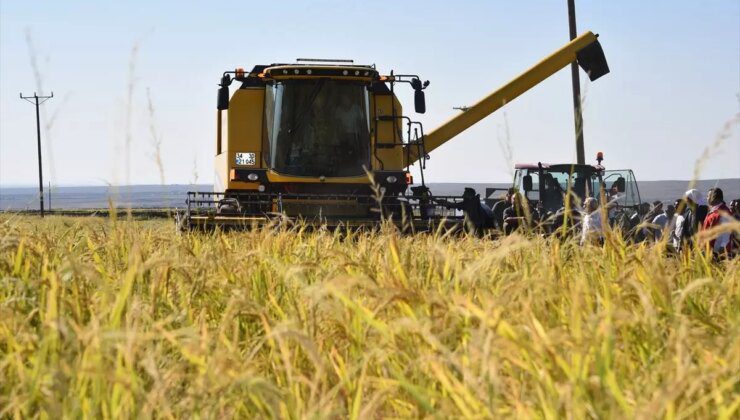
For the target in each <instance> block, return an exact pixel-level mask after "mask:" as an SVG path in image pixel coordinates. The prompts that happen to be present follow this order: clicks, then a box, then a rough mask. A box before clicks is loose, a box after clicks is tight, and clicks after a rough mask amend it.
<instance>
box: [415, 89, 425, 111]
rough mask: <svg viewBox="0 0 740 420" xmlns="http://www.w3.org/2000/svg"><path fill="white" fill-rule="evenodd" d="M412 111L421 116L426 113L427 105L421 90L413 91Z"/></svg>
mask: <svg viewBox="0 0 740 420" xmlns="http://www.w3.org/2000/svg"><path fill="white" fill-rule="evenodd" d="M414 110H416V112H417V113H418V114H423V113H425V112H427V103H426V99H425V98H424V91H423V90H415V91H414Z"/></svg>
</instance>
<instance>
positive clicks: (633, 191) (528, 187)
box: [514, 163, 640, 213]
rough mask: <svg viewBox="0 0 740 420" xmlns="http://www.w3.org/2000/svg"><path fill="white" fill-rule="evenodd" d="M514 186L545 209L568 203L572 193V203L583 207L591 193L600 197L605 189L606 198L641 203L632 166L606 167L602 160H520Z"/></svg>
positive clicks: (631, 205)
mask: <svg viewBox="0 0 740 420" xmlns="http://www.w3.org/2000/svg"><path fill="white" fill-rule="evenodd" d="M514 188H516V189H517V190H518V191H520V192H522V193H523V194H524V196H525V197H526V198H527V199H528V200H529V202H530V203H531V204H532V205H533V207H534V208H537V209H539V211H541V212H544V213H556V212H557V211H558V210H560V209H562V208H563V207H565V201H566V199H567V197H568V196H570V198H571V205H572V206H574V207H580V206H581V203H583V201H584V200H585V199H586V198H587V197H594V198H599V192H600V191H601V190H602V189H603V191H604V198H605V199H606V200H607V201H614V200H616V201H617V204H618V205H619V206H620V207H625V208H634V207H636V206H637V205H638V204H639V203H640V192H639V189H638V187H637V182H636V180H635V176H634V173H633V172H632V170H630V169H624V170H606V169H605V168H604V167H603V166H601V165H600V164H597V165H579V164H572V163H564V164H547V163H537V164H517V165H516V166H515V173H514Z"/></svg>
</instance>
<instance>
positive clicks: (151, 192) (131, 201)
mask: <svg viewBox="0 0 740 420" xmlns="http://www.w3.org/2000/svg"><path fill="white" fill-rule="evenodd" d="M688 184H689V181H640V182H639V183H638V185H639V188H640V196H641V198H642V200H643V201H655V200H660V201H665V202H668V201H673V200H675V199H676V198H679V197H681V196H682V195H683V193H684V191H686V189H688ZM507 186H508V184H501V183H491V184H484V183H430V184H429V187H430V189H431V190H432V192H433V193H434V194H437V195H461V194H462V192H463V189H464V188H465V187H472V188H475V190H476V191H477V192H478V193H480V194H481V195H484V194H485V190H486V188H506V187H507ZM715 186H718V187H720V188H722V190H723V191H724V193H725V198H726V199H727V201H728V202H729V201H730V200H732V199H735V198H740V179H739V178H734V179H719V180H702V181H697V182H696V184H695V186H694V188H697V189H699V190H700V191H702V193H706V191H707V190H709V188H712V187H715ZM212 188H213V187H212V186H211V185H205V184H204V185H132V186H128V187H102V186H98V187H56V188H53V189H52V191H51V208H55V209H87V208H107V207H108V205H109V204H108V203H109V200H112V202H113V203H114V204H115V206H116V207H124V208H126V207H134V208H154V207H180V208H182V207H184V206H185V195H186V193H187V191H195V190H197V191H211V190H212ZM44 200H45V205H46V206H47V207H48V205H49V203H48V191H44ZM36 208H38V190H37V189H35V188H31V187H0V210H25V209H36Z"/></svg>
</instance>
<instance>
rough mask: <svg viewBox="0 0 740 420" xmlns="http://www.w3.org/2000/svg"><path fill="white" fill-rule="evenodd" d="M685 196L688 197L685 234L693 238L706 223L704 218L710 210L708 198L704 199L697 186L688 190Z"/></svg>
mask: <svg viewBox="0 0 740 420" xmlns="http://www.w3.org/2000/svg"><path fill="white" fill-rule="evenodd" d="M684 198H686V206H687V208H686V214H685V217H686V226H684V236H685V237H687V238H691V237H693V236H694V235H695V234H696V233H697V232H699V228H700V227H701V226H702V225H703V224H704V219H705V218H706V217H707V213H708V212H709V206H707V200H705V199H704V197H703V196H702V195H701V193H700V192H699V190H697V189H696V188H694V189H691V190H688V191H686V193H685V194H684Z"/></svg>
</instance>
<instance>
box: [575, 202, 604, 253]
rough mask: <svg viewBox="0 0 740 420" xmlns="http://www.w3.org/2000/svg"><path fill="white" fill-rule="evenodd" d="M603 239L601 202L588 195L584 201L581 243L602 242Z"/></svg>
mask: <svg viewBox="0 0 740 420" xmlns="http://www.w3.org/2000/svg"><path fill="white" fill-rule="evenodd" d="M603 239H604V237H603V232H602V222H601V212H600V211H599V202H598V201H597V200H596V199H595V198H593V197H588V198H586V200H584V201H583V215H582V216H581V245H585V244H586V243H601V241H602V240H603Z"/></svg>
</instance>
